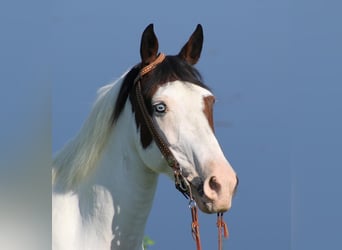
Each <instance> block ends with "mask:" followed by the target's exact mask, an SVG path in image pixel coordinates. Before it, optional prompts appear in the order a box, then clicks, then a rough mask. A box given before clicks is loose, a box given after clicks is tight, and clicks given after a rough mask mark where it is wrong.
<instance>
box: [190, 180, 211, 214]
mask: <svg viewBox="0 0 342 250" xmlns="http://www.w3.org/2000/svg"><path fill="white" fill-rule="evenodd" d="M195 183H196V184H195ZM195 183H194V181H192V182H190V187H191V192H192V195H193V198H194V200H195V201H196V204H197V206H198V207H199V209H200V210H201V211H202V212H204V213H207V214H212V213H217V212H218V211H216V210H215V209H214V202H213V201H212V200H210V199H209V198H208V197H207V196H206V195H205V194H204V191H203V181H195Z"/></svg>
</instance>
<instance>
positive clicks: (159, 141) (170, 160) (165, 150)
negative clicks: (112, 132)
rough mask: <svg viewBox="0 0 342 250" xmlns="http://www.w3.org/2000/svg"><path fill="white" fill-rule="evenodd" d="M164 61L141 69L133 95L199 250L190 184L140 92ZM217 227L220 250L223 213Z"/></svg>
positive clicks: (224, 230)
mask: <svg viewBox="0 0 342 250" xmlns="http://www.w3.org/2000/svg"><path fill="white" fill-rule="evenodd" d="M164 59H165V55H164V54H163V53H160V54H159V55H158V57H157V58H156V59H155V60H154V61H153V62H152V63H150V64H149V65H147V66H145V67H143V68H142V69H141V70H140V72H139V74H138V76H137V77H136V78H135V80H134V86H135V87H134V94H135V97H136V99H137V102H138V109H139V111H140V112H141V114H142V117H143V119H144V122H145V125H146V127H147V128H148V130H149V132H150V133H151V135H152V137H153V139H154V141H155V143H156V145H157V146H158V148H159V150H160V152H161V153H162V155H163V157H164V158H165V160H166V162H167V164H168V165H169V166H170V167H171V168H172V170H173V174H174V177H175V186H176V189H177V190H178V191H179V192H181V193H182V194H183V195H184V196H185V197H186V198H187V199H189V208H190V210H191V217H192V223H191V231H192V235H193V238H194V240H195V242H196V247H197V250H201V249H202V246H201V239H200V232H199V222H198V210H197V205H196V202H195V200H194V198H193V195H192V192H191V187H190V183H189V182H188V180H187V179H186V178H185V177H184V176H183V174H182V169H181V168H180V165H179V162H178V161H177V159H176V157H175V156H174V155H173V153H172V151H171V150H170V148H169V145H168V143H167V141H166V140H165V139H164V138H163V137H162V136H161V134H160V133H159V131H158V130H157V129H156V127H155V124H154V122H153V120H152V118H151V116H150V115H149V113H148V111H147V107H146V105H145V102H144V98H143V95H142V92H141V79H142V77H143V76H144V75H146V74H147V73H149V72H150V71H152V70H153V69H154V68H155V67H157V65H158V64H160V63H161V62H163V61H164ZM217 227H218V249H219V250H221V249H222V234H223V236H224V237H225V238H227V237H228V227H227V224H226V223H225V222H224V220H223V213H218V214H217Z"/></svg>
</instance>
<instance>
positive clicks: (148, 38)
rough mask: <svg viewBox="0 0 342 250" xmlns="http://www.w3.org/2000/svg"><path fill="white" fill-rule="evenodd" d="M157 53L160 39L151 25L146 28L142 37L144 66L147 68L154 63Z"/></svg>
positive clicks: (141, 45) (141, 54)
mask: <svg viewBox="0 0 342 250" xmlns="http://www.w3.org/2000/svg"><path fill="white" fill-rule="evenodd" d="M157 53H158V39H157V36H156V34H155V33H154V30H153V24H152V23H151V24H150V25H148V26H147V27H146V29H145V30H144V32H143V34H142V36H141V44H140V57H141V63H142V65H143V66H146V65H148V64H150V63H151V62H153V61H154V60H155V59H156V58H157Z"/></svg>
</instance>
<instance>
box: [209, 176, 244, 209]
mask: <svg viewBox="0 0 342 250" xmlns="http://www.w3.org/2000/svg"><path fill="white" fill-rule="evenodd" d="M237 185H238V178H237V176H236V175H235V174H234V175H233V176H229V175H228V176H227V175H222V174H221V175H220V174H216V175H211V176H209V177H208V178H206V180H205V181H204V185H203V191H204V195H205V196H206V197H207V198H208V199H210V200H211V201H212V202H213V204H214V207H215V210H217V211H227V210H228V209H229V208H230V207H231V200H232V197H233V196H234V193H235V192H236V189H237Z"/></svg>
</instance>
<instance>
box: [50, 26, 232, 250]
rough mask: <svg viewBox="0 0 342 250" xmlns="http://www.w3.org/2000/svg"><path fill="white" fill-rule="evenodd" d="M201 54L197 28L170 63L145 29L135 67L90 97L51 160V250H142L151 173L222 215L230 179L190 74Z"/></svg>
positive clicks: (207, 99)
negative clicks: (87, 112)
mask: <svg viewBox="0 0 342 250" xmlns="http://www.w3.org/2000/svg"><path fill="white" fill-rule="evenodd" d="M202 45H203V29H202V26H201V25H200V24H198V25H197V27H196V29H195V31H194V32H193V33H192V35H191V36H190V38H189V39H188V41H187V42H186V43H185V45H184V46H183V47H182V49H181V50H180V52H179V53H178V54H177V55H167V56H165V55H164V54H162V53H159V52H158V39H157V37H156V34H155V32H154V28H153V24H150V25H148V26H147V27H146V29H145V30H144V31H143V33H142V37H141V44H140V57H141V62H139V63H138V64H136V65H135V66H133V67H132V68H131V69H130V70H129V71H128V72H126V73H124V74H123V75H122V76H121V77H120V78H119V79H118V80H117V81H115V82H114V83H112V84H109V85H106V86H104V87H102V88H100V89H99V91H98V96H97V99H96V101H95V103H94V105H93V107H92V110H91V112H90V115H89V116H88V118H87V119H86V121H85V122H84V124H83V126H82V127H81V129H80V131H79V132H78V134H77V135H76V136H75V137H74V138H73V139H71V140H70V141H69V142H68V143H67V144H66V145H65V146H64V147H63V148H62V149H61V150H60V151H59V152H58V153H57V154H56V156H55V157H54V159H53V163H52V165H53V166H52V249H54V250H87V249H89V250H92V249H100V250H108V249H111V250H114V249H115V250H138V249H140V250H141V249H143V245H142V241H143V237H144V229H145V225H146V221H147V219H148V215H149V212H150V210H151V206H152V203H153V197H154V194H155V191H156V188H157V179H158V175H159V174H166V175H167V176H169V177H170V178H171V179H175V178H176V179H178V178H180V179H181V180H178V181H179V182H178V187H179V190H181V191H182V192H183V193H184V194H185V195H191V197H193V199H194V201H195V202H196V204H197V205H198V207H199V209H200V210H201V211H203V212H204V213H223V212H225V211H227V210H229V209H230V208H231V205H232V197H233V196H234V193H235V190H236V187H237V184H238V179H237V175H236V173H235V171H234V170H233V168H232V167H231V165H230V163H229V162H228V160H227V159H226V157H225V156H224V154H223V152H222V149H221V148H220V145H219V143H218V140H217V139H216V137H215V132H214V120H213V105H214V102H215V97H214V95H213V93H212V92H211V90H210V89H209V87H207V86H206V85H205V84H204V83H203V80H202V77H201V74H200V73H199V71H198V70H197V69H196V68H195V67H194V65H195V64H196V63H197V61H198V60H199V58H200V54H201V51H202ZM135 86H139V89H138V88H136V87H135ZM137 91H138V94H137ZM142 106H143V107H142ZM143 111H144V112H143ZM151 127H152V128H151ZM155 134H156V135H155ZM161 145H162V146H161ZM170 158H171V159H170ZM175 163H176V164H175ZM170 166H171V167H170ZM176 184H177V183H176Z"/></svg>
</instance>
